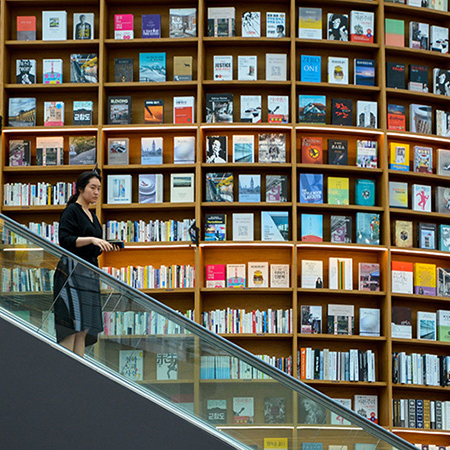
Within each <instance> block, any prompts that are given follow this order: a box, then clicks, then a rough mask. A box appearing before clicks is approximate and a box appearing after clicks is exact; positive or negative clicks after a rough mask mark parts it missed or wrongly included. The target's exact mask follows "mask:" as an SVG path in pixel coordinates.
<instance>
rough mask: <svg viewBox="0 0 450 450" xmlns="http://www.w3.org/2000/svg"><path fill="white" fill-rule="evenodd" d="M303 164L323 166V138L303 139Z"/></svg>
mask: <svg viewBox="0 0 450 450" xmlns="http://www.w3.org/2000/svg"><path fill="white" fill-rule="evenodd" d="M302 163H303V164H323V147H322V138H321V137H303V138H302Z"/></svg>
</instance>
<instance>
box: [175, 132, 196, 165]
mask: <svg viewBox="0 0 450 450" xmlns="http://www.w3.org/2000/svg"><path fill="white" fill-rule="evenodd" d="M173 163H174V164H194V163H195V136H175V137H174V138H173Z"/></svg>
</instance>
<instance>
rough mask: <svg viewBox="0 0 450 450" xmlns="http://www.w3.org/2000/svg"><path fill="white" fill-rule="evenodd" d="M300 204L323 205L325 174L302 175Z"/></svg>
mask: <svg viewBox="0 0 450 450" xmlns="http://www.w3.org/2000/svg"><path fill="white" fill-rule="evenodd" d="M300 203H323V174H321V173H301V174H300Z"/></svg>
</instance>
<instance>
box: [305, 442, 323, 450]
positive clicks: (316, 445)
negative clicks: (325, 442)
mask: <svg viewBox="0 0 450 450" xmlns="http://www.w3.org/2000/svg"><path fill="white" fill-rule="evenodd" d="M302 450H322V443H321V442H302Z"/></svg>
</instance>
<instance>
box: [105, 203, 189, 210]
mask: <svg viewBox="0 0 450 450" xmlns="http://www.w3.org/2000/svg"><path fill="white" fill-rule="evenodd" d="M124 206H125V207H126V209H127V210H129V211H139V210H141V209H142V210H149V209H178V210H181V209H194V208H195V203H170V202H164V203H128V204H113V205H110V204H105V203H104V204H103V205H102V209H104V210H122V209H123V207H124Z"/></svg>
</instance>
